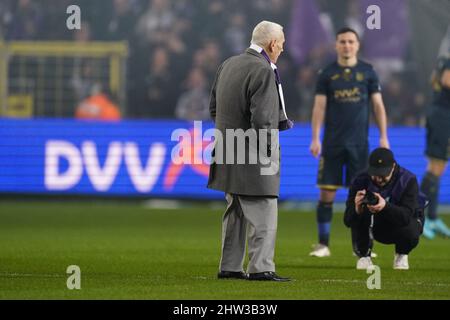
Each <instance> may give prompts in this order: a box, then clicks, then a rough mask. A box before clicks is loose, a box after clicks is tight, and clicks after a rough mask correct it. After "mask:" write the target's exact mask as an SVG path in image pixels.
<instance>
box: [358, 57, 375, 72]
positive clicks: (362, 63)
mask: <svg viewBox="0 0 450 320" xmlns="http://www.w3.org/2000/svg"><path fill="white" fill-rule="evenodd" d="M357 68H358V69H360V70H365V71H370V72H375V69H374V68H373V65H372V64H370V63H369V62H367V61H365V60H361V59H358V65H357Z"/></svg>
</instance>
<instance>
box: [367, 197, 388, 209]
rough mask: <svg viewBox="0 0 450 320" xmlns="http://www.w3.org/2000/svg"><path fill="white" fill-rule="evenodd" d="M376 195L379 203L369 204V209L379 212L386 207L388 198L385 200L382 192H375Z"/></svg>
mask: <svg viewBox="0 0 450 320" xmlns="http://www.w3.org/2000/svg"><path fill="white" fill-rule="evenodd" d="M374 195H375V196H376V197H377V198H378V204H376V205H374V206H369V205H368V206H367V209H369V211H370V212H371V213H378V212H380V211H381V210H383V209H384V207H386V200H384V198H383V197H382V196H381V195H380V194H378V193H376V192H374Z"/></svg>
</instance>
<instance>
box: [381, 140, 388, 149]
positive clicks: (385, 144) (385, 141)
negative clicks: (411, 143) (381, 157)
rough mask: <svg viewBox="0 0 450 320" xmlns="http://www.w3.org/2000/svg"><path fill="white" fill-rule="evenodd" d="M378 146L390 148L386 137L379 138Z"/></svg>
mask: <svg viewBox="0 0 450 320" xmlns="http://www.w3.org/2000/svg"><path fill="white" fill-rule="evenodd" d="M380 147H381V148H386V149H390V145H389V140H388V138H380Z"/></svg>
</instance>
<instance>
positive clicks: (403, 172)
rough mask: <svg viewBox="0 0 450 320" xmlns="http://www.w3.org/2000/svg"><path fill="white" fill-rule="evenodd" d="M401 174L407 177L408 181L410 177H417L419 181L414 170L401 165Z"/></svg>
mask: <svg viewBox="0 0 450 320" xmlns="http://www.w3.org/2000/svg"><path fill="white" fill-rule="evenodd" d="M399 172H400V176H401V177H404V178H406V179H407V180H408V181H409V180H410V179H415V180H416V181H417V176H416V175H415V173H413V172H412V171H410V170H408V169H406V168H404V167H400V166H399Z"/></svg>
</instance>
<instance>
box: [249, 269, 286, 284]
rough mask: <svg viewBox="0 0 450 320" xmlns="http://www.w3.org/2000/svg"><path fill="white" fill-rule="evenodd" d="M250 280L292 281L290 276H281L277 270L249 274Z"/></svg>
mask: <svg viewBox="0 0 450 320" xmlns="http://www.w3.org/2000/svg"><path fill="white" fill-rule="evenodd" d="M248 280H259V281H279V282H287V281H291V279H289V278H284V277H280V276H279V275H277V274H276V273H275V272H271V271H270V272H269V271H268V272H259V273H250V274H249V275H248Z"/></svg>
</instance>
